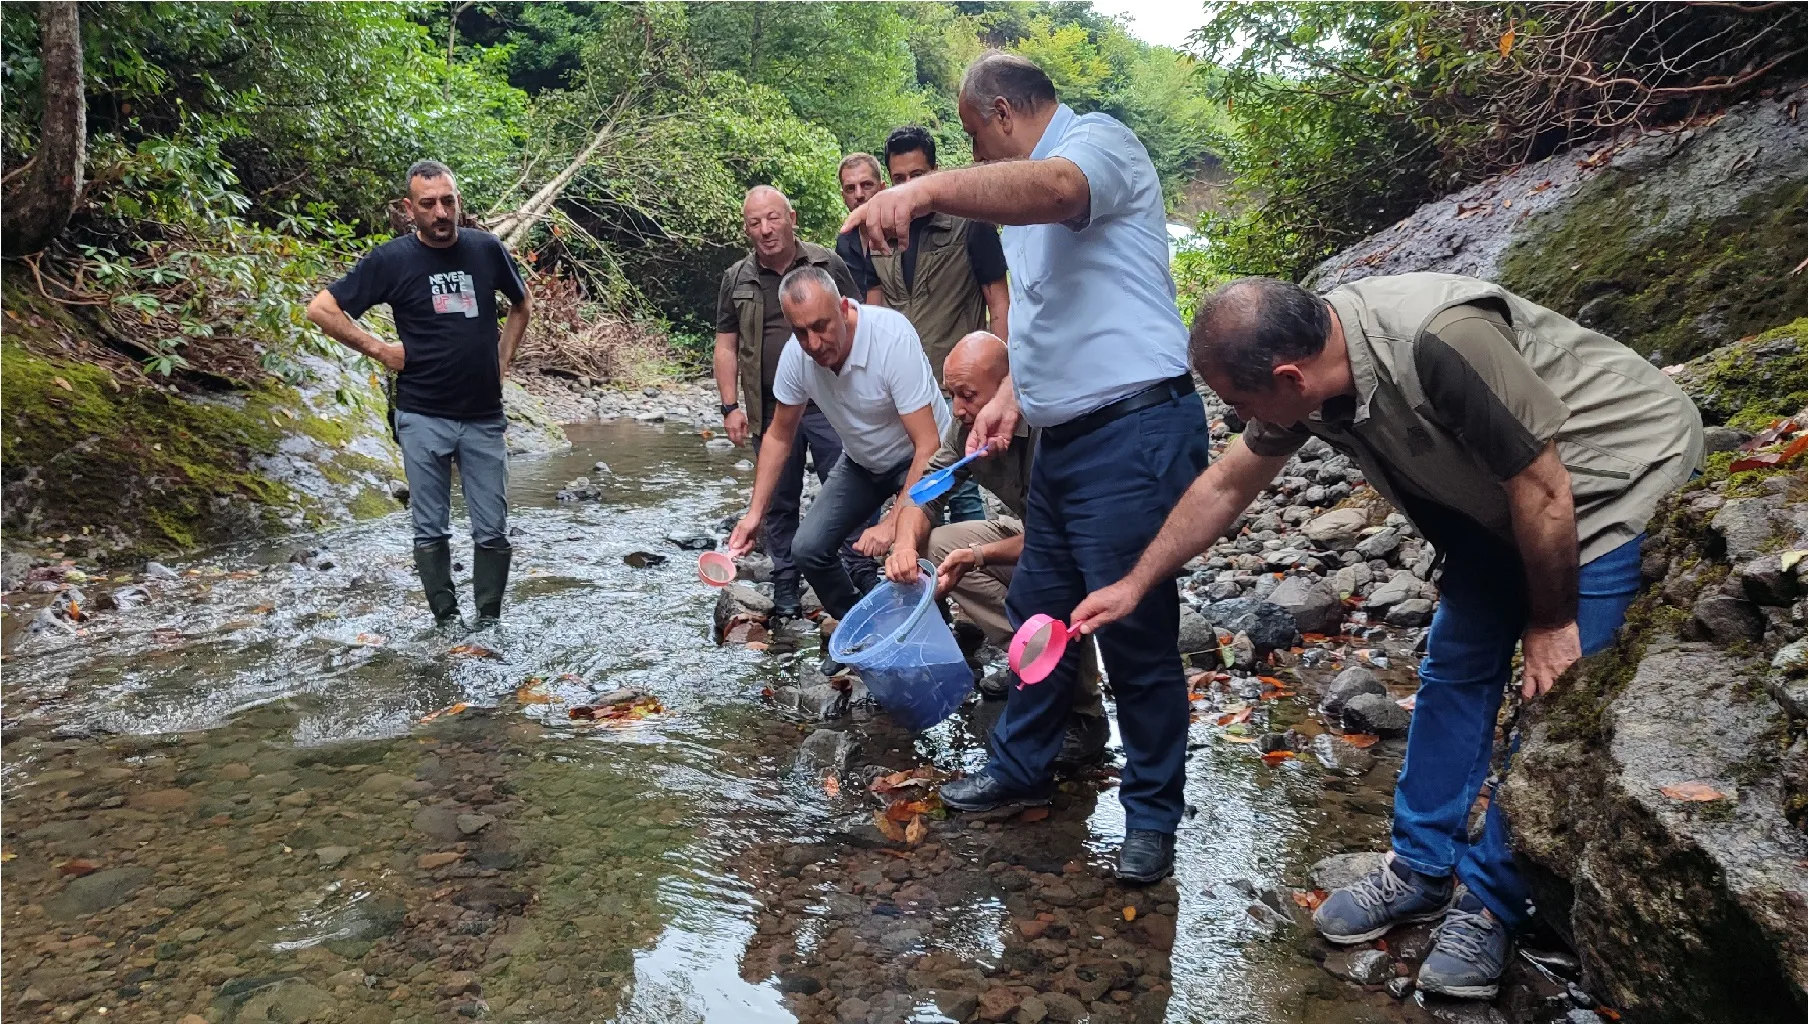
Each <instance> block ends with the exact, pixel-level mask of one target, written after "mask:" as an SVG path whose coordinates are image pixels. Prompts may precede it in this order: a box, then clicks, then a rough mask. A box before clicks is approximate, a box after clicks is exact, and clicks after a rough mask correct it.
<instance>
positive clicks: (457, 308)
mask: <svg viewBox="0 0 1808 1024" xmlns="http://www.w3.org/2000/svg"><path fill="white" fill-rule="evenodd" d="M407 191H408V197H407V199H406V200H405V201H404V209H405V210H406V212H407V214H408V216H409V218H410V220H412V221H413V223H414V230H413V231H412V232H410V233H408V234H405V235H402V236H401V237H399V238H395V239H393V240H391V241H388V242H385V243H383V244H382V245H380V246H377V247H376V248H375V249H372V250H371V251H370V252H369V253H367V254H366V255H365V256H364V258H363V259H361V260H359V261H358V263H357V265H356V266H354V267H353V268H352V270H351V273H349V274H346V275H345V276H344V277H343V278H340V279H339V280H338V281H335V282H334V283H333V284H331V285H329V286H328V287H327V288H326V289H325V290H323V291H322V292H320V294H318V295H316V296H314V299H313V301H312V302H310V303H308V319H309V320H312V321H313V322H314V323H315V324H316V325H317V326H319V327H320V329H321V330H323V331H325V332H326V333H327V334H328V335H329V336H331V337H332V338H334V339H335V340H337V341H339V342H340V343H342V344H344V345H346V346H347V347H349V348H351V349H354V350H356V351H358V352H362V353H363V354H365V355H367V356H369V357H370V358H372V359H375V360H376V361H377V362H380V363H382V364H383V365H384V367H386V368H387V369H389V370H390V371H391V372H393V373H394V374H395V375H396V381H395V384H396V390H395V399H394V414H395V432H396V438H397V441H398V442H399V443H400V444H401V447H402V468H403V469H404V471H405V472H406V473H407V476H408V490H409V500H408V507H409V510H410V511H411V512H412V514H413V517H414V563H415V567H416V569H417V570H418V571H419V572H420V575H421V585H422V587H423V589H424V590H425V591H426V594H427V604H428V607H429V608H431V609H432V612H433V618H434V620H435V621H436V622H437V623H439V624H441V625H446V624H450V623H452V622H454V621H456V620H457V618H458V592H457V590H456V589H455V588H454V586H453V583H452V548H451V514H452V512H451V508H452V506H451V501H452V464H453V463H454V462H456V463H457V464H458V474H459V481H460V484H461V486H462V487H463V489H464V494H465V507H466V508H467V509H468V510H469V511H470V513H471V538H472V540H473V541H474V542H475V545H476V547H475V550H474V551H473V553H472V556H471V591H472V596H473V597H474V598H475V600H476V605H477V622H478V624H479V625H483V624H486V623H489V622H494V621H495V620H496V619H498V618H499V617H501V615H502V596H503V592H504V590H506V589H507V586H508V575H509V563H510V561H511V559H512V557H513V548H512V547H511V546H510V545H509V540H508V444H507V441H506V440H505V438H504V434H505V431H506V429H507V426H508V421H507V419H506V418H505V417H504V416H503V413H502V382H503V380H504V379H506V378H507V377H508V368H509V360H510V359H512V358H513V357H514V354H515V347H516V346H517V345H519V344H520V342H521V335H522V334H523V333H525V332H526V330H527V320H528V313H529V308H530V306H531V303H530V300H529V298H528V292H527V287H526V286H525V285H524V284H523V283H522V281H521V272H520V270H519V269H518V268H517V267H516V265H515V259H514V257H513V256H511V255H509V252H508V249H506V248H505V247H504V246H503V244H502V242H501V240H500V239H498V238H497V237H496V236H495V235H492V234H490V233H489V232H487V231H479V230H477V229H476V228H460V227H459V220H460V218H461V215H462V212H463V210H462V207H461V201H460V198H459V194H458V183H457V181H455V180H454V179H453V177H452V171H451V170H450V169H448V168H447V167H446V165H445V164H442V163H440V162H439V161H437V160H422V161H419V162H417V163H416V164H414V166H412V167H410V168H408V177H407ZM497 292H501V293H502V294H503V295H505V296H507V297H508V300H509V308H508V320H507V322H506V323H505V324H504V325H503V326H502V327H501V328H500V329H498V328H497V326H496V319H497V308H496V293H497ZM382 303H387V304H388V305H389V308H390V311H391V313H392V314H393V315H394V319H395V328H396V335H397V337H398V339H399V340H398V341H397V342H395V343H390V342H385V341H383V340H382V339H381V338H378V337H377V336H376V335H374V334H371V333H370V332H369V331H367V330H365V329H364V328H363V327H361V326H359V324H358V323H357V321H356V319H355V318H356V317H360V316H363V315H364V313H365V311H366V310H368V309H370V308H371V307H372V306H375V305H378V304H382Z"/></svg>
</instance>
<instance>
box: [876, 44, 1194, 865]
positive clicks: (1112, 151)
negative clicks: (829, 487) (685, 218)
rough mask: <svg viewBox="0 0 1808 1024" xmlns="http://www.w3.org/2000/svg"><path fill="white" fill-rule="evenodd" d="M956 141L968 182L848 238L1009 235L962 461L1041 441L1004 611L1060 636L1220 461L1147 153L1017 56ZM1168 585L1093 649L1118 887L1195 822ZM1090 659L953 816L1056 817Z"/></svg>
mask: <svg viewBox="0 0 1808 1024" xmlns="http://www.w3.org/2000/svg"><path fill="white" fill-rule="evenodd" d="M959 112H960V119H961V127H962V128H963V129H964V130H965V131H966V132H967V134H968V135H969V136H970V137H971V138H972V140H973V156H974V158H975V159H976V160H980V161H984V163H981V164H979V165H976V166H973V167H963V168H958V169H955V170H946V171H938V172H936V173H934V174H926V175H924V176H922V177H920V178H917V179H916V180H914V181H910V182H906V183H904V184H901V185H900V184H894V185H893V186H892V187H891V188H889V189H886V190H885V191H884V192H881V193H879V194H878V195H876V196H874V197H873V198H872V199H871V200H870V201H868V202H867V204H866V205H865V206H863V207H861V208H860V209H858V210H856V211H854V213H853V214H852V215H851V216H850V217H849V218H848V219H847V221H845V222H844V223H843V225H842V227H843V229H844V230H846V229H848V228H855V227H857V228H859V229H860V231H861V235H862V237H863V238H865V240H866V243H867V249H868V251H871V252H888V251H891V250H893V249H903V248H908V247H909V246H910V245H911V244H912V243H911V238H910V235H911V230H910V226H911V224H912V222H913V221H915V220H916V219H917V218H918V217H921V216H923V215H924V214H927V213H931V212H936V213H947V214H951V215H954V216H957V217H967V218H971V219H974V220H979V221H984V222H987V223H991V224H998V225H1001V226H1002V228H1003V230H1002V232H1001V235H1002V238H1001V241H1002V243H1003V247H1004V255H1005V262H1006V264H1007V265H1008V266H1009V268H1010V277H1009V286H1010V336H1009V338H1008V343H1009V346H1010V369H1011V376H1010V382H1009V385H1008V386H1005V387H1000V388H999V389H998V394H997V395H996V397H994V398H993V399H992V401H990V402H988V403H987V404H986V406H985V408H983V409H981V410H980V412H979V414H978V415H977V416H976V417H975V418H974V422H973V429H972V430H971V431H970V432H969V434H968V437H967V450H968V451H969V452H971V451H976V450H978V449H979V448H980V447H981V446H982V445H985V446H989V447H988V451H990V452H992V453H994V457H995V456H996V454H997V453H1001V452H1004V451H1007V450H1008V449H1009V448H1010V447H1011V446H1012V445H1014V444H1018V443H1021V442H1020V441H1018V439H1017V425H1018V422H1019V421H1020V420H1021V421H1024V422H1027V423H1028V424H1029V425H1030V426H1031V427H1035V428H1039V429H1040V431H1041V442H1040V445H1039V447H1038V450H1037V454H1036V459H1035V462H1034V464H1033V466H1032V468H1031V471H1030V486H1029V493H1028V497H1027V499H1026V502H1025V523H1024V534H1023V554H1022V557H1021V559H1020V560H1019V561H1018V563H1017V568H1016V570H1015V572H1014V573H1013V574H1012V577H1011V585H1010V594H1009V597H1008V598H1007V601H1006V609H1007V611H1008V612H1009V615H1010V618H1011V620H1012V621H1013V622H1015V623H1019V624H1021V623H1022V622H1024V621H1025V620H1027V619H1028V618H1029V617H1030V616H1031V615H1035V614H1044V615H1048V616H1051V617H1053V618H1056V619H1066V618H1067V616H1068V613H1069V612H1070V611H1072V609H1073V608H1074V606H1075V605H1077V604H1079V603H1080V601H1081V599H1083V598H1084V597H1085V596H1086V592H1087V591H1088V590H1089V589H1091V585H1093V584H1096V583H1097V582H1098V581H1101V580H1105V579H1116V578H1117V577H1119V576H1121V575H1122V574H1123V573H1124V572H1126V571H1128V570H1129V568H1130V566H1131V565H1132V564H1134V562H1135V561H1136V556H1137V554H1138V553H1139V552H1140V551H1141V550H1142V548H1143V547H1144V546H1145V545H1146V544H1147V543H1148V542H1149V540H1150V539H1151V538H1152V537H1154V536H1155V533H1156V531H1157V530H1159V529H1160V527H1161V521H1162V517H1163V516H1165V515H1166V514H1167V511H1168V509H1170V508H1172V507H1173V505H1174V502H1175V501H1177V500H1179V498H1180V495H1181V494H1182V492H1184V491H1185V490H1186V488H1187V485H1188V484H1189V483H1190V482H1191V481H1192V479H1193V478H1194V477H1195V476H1197V475H1198V473H1199V471H1200V470H1201V469H1203V468H1204V466H1205V463H1206V461H1207V459H1208V458H1209V457H1210V443H1209V438H1208V434H1207V432H1206V429H1205V411H1204V407H1203V405H1202V403H1201V402H1200V400H1199V397H1198V394H1197V392H1196V391H1195V390H1194V386H1193V379H1192V377H1191V376H1190V375H1189V374H1188V373H1187V366H1186V326H1185V325H1184V324H1183V323H1182V322H1181V319H1180V312H1179V311H1178V310H1177V309H1176V308H1175V305H1174V279H1173V277H1172V276H1171V274H1170V273H1169V269H1168V229H1167V209H1166V205H1165V203H1164V202H1163V199H1162V191H1161V181H1160V179H1159V177H1158V176H1157V175H1156V173H1155V165H1154V163H1153V162H1152V161H1151V160H1150V159H1149V154H1148V151H1147V150H1145V149H1144V148H1143V144H1142V143H1141V142H1140V141H1139V140H1138V139H1137V137H1136V135H1135V134H1134V133H1132V132H1131V131H1130V129H1128V128H1126V127H1124V125H1123V124H1122V123H1120V122H1118V121H1117V120H1115V119H1113V118H1112V117H1110V116H1108V115H1105V114H1098V113H1093V114H1078V113H1075V112H1074V111H1073V110H1072V109H1071V108H1069V107H1068V106H1066V105H1064V104H1062V103H1061V102H1059V100H1058V99H1057V98H1056V96H1055V87H1054V85H1053V83H1052V82H1051V81H1050V80H1049V77H1048V75H1046V74H1045V73H1043V71H1042V69H1041V68H1038V67H1037V66H1036V65H1035V64H1034V63H1032V62H1030V61H1027V60H1025V59H1023V58H1022V57H1018V56H1014V55H1012V54H1005V53H990V54H987V55H985V56H983V57H981V58H980V59H979V60H978V61H976V62H975V63H974V64H973V66H972V67H970V68H969V69H968V70H967V74H966V77H965V79H964V80H963V82H962V87H961V93H960V97H959ZM1179 626H1180V595H1179V591H1178V590H1177V589H1176V588H1175V586H1174V584H1173V582H1172V580H1169V581H1167V582H1165V583H1163V584H1162V585H1161V586H1159V587H1155V588H1151V590H1150V592H1149V594H1148V597H1147V599H1146V600H1144V601H1142V602H1141V603H1140V604H1139V606H1138V607H1137V608H1136V609H1135V611H1133V612H1132V613H1131V614H1129V615H1126V616H1125V617H1124V618H1122V619H1120V620H1119V621H1118V622H1117V623H1116V624H1114V625H1113V626H1112V628H1111V629H1108V630H1106V631H1104V632H1103V633H1101V634H1099V648H1100V651H1101V653H1102V654H1103V656H1104V661H1105V671H1106V675H1107V678H1108V679H1109V681H1110V683H1111V689H1112V691H1113V694H1114V696H1115V697H1116V699H1117V712H1118V726H1119V733H1120V734H1121V735H1122V737H1123V741H1124V758H1125V764H1124V771H1123V779H1122V784H1121V785H1120V786H1119V788H1118V797H1119V799H1120V800H1121V801H1122V802H1123V805H1124V819H1125V821H1124V823H1125V826H1126V830H1125V836H1124V844H1123V847H1122V849H1121V850H1120V852H1119V855H1118V866H1117V873H1118V877H1120V878H1122V879H1124V880H1126V881H1131V882H1139V883H1145V884H1147V883H1152V882H1156V881H1159V880H1160V879H1162V878H1165V877H1167V876H1168V874H1170V873H1171V872H1172V870H1173V864H1174V833H1175V830H1176V829H1177V828H1178V827H1179V825H1180V818H1181V815H1182V813H1183V812H1184V811H1185V808H1186V800H1185V785H1186V730H1187V687H1186V676H1185V672H1184V670H1183V668H1182V665H1181V661H1180V651H1179V646H1178V638H1179ZM1077 653H1078V648H1077V647H1076V648H1074V649H1071V650H1070V652H1069V656H1068V657H1066V658H1063V659H1062V660H1061V662H1060V664H1059V665H1058V666H1057V667H1056V669H1055V671H1054V673H1053V674H1051V675H1050V676H1049V678H1048V679H1047V680H1046V681H1045V682H1043V683H1042V684H1040V685H1037V686H1030V687H1025V688H1022V689H1013V690H1012V691H1011V693H1010V696H1009V698H1008V702H1007V704H1006V706H1005V711H1004V714H1003V716H1002V717H1001V718H1000V719H999V721H998V725H997V727H996V728H994V729H993V732H992V741H993V742H992V747H993V757H992V760H991V762H990V763H989V764H987V765H986V767H985V769H984V771H982V772H980V773H979V774H976V775H972V776H969V777H967V778H964V779H957V780H955V781H953V782H950V783H948V784H947V785H946V786H944V787H942V803H943V804H944V805H946V806H948V807H950V808H953V809H955V810H960V811H986V810H991V809H994V808H997V807H1002V806H1005V805H1010V804H1019V805H1020V804H1036V803H1047V802H1048V799H1049V794H1050V792H1051V790H1052V787H1053V773H1052V769H1053V765H1054V762H1055V759H1056V758H1057V757H1058V756H1059V755H1060V752H1061V747H1062V741H1063V739H1064V736H1065V733H1066V727H1067V724H1068V715H1069V712H1070V710H1071V709H1072V705H1073V701H1074V695H1075V693H1076V691H1077V688H1076V687H1075V685H1074V677H1075V673H1076V672H1077V670H1078V667H1079V658H1078V657H1077Z"/></svg>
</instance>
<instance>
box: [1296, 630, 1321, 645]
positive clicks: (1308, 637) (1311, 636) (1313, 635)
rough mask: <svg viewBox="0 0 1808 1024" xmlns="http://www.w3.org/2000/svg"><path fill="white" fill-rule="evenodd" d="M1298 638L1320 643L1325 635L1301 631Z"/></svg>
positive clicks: (1311, 642)
mask: <svg viewBox="0 0 1808 1024" xmlns="http://www.w3.org/2000/svg"><path fill="white" fill-rule="evenodd" d="M1300 639H1302V640H1304V641H1305V642H1306V643H1309V644H1322V643H1324V642H1325V635H1324V634H1323V633H1301V634H1300Z"/></svg>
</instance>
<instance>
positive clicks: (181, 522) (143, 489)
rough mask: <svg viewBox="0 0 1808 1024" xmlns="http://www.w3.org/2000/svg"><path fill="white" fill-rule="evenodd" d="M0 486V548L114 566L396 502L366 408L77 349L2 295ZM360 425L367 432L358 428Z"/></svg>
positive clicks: (30, 307)
mask: <svg viewBox="0 0 1808 1024" xmlns="http://www.w3.org/2000/svg"><path fill="white" fill-rule="evenodd" d="M5 308H6V318H5V324H4V336H3V339H0V485H3V487H4V495H5V509H4V522H5V526H6V528H7V541H8V544H9V546H12V547H18V546H21V545H22V544H31V543H33V542H37V543H41V544H43V545H45V546H54V547H56V548H58V549H60V550H62V551H64V552H65V553H66V554H68V555H71V556H81V557H93V558H98V559H101V560H103V561H116V562H117V561H126V560H132V559H141V558H144V557H150V556H156V555H160V554H167V553H171V552H176V551H181V550H185V549H190V548H195V547H198V546H202V545H207V544H212V543H218V542H223V541H229V540H238V539H245V538H248V537H253V536H260V535H267V534H271V533H279V532H284V531H287V530H291V529H295V528H298V527H304V526H309V525H315V524H318V523H319V522H321V521H322V520H323V519H327V518H336V517H338V516H340V515H343V514H349V515H351V516H354V517H368V516H374V515H382V514H385V513H387V512H390V511H393V510H394V509H395V508H396V504H395V502H394V501H393V500H392V499H390V498H389V496H388V489H387V487H386V486H385V482H386V480H387V479H388V478H392V477H395V476H398V475H399V473H398V471H397V470H398V467H397V464H396V460H395V457H394V454H393V451H391V450H389V449H388V447H387V440H386V439H384V438H382V437H381V436H380V434H377V433H376V432H377V431H379V430H380V423H381V417H380V416H379V415H377V414H376V413H375V412H374V411H373V409H372V408H369V407H368V406H369V404H370V401H371V400H372V399H371V398H370V397H369V396H366V397H365V399H364V404H363V405H353V406H340V405H338V404H337V403H336V402H335V401H334V400H333V398H332V397H331V393H332V391H333V390H335V389H339V388H344V387H346V386H347V385H350V386H352V387H353V388H355V387H356V385H357V384H358V383H359V382H357V381H355V380H353V379H350V377H351V375H350V374H349V373H346V372H344V368H343V367H319V368H316V369H319V370H321V371H322V372H325V373H332V372H335V371H337V372H339V374H340V376H341V377H342V378H345V379H340V380H337V381H334V382H333V383H334V385H335V386H334V388H327V389H324V394H318V393H310V391H309V389H308V388H307V387H306V386H305V385H304V386H303V387H301V388H297V387H292V386H289V385H287V384H284V383H281V382H279V381H277V380H275V379H274V378H266V379H263V380H260V381H257V382H254V383H251V384H249V385H247V386H245V387H244V388H242V389H239V390H233V391H226V392H206V391H201V390H195V389H191V390H189V391H182V390H178V389H177V388H175V387H171V386H169V385H164V384H160V383H158V382H157V381H156V380H155V379H153V380H150V381H147V380H145V379H143V378H142V376H141V375H137V374H132V373H124V372H115V371H114V370H111V369H108V368H107V366H106V365H104V363H101V362H95V361H91V360H89V359H84V358H81V356H80V355H79V354H78V353H82V352H83V351H84V349H83V345H82V344H81V342H80V339H81V337H82V332H83V325H82V324H81V322H80V321H78V320H77V319H75V318H74V317H71V316H70V315H69V314H68V313H67V312H66V311H64V310H62V309H61V308H60V307H58V306H56V305H55V304H54V303H48V302H45V301H43V300H42V299H41V298H38V297H36V296H33V295H30V294H27V293H24V292H23V291H22V290H20V289H15V288H10V287H9V288H7V289H6V291H5ZM373 434H376V436H373Z"/></svg>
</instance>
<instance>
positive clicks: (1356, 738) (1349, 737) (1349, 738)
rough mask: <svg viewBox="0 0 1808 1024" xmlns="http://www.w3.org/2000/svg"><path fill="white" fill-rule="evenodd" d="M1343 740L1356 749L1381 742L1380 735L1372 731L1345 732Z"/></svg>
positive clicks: (1364, 748) (1366, 747)
mask: <svg viewBox="0 0 1808 1024" xmlns="http://www.w3.org/2000/svg"><path fill="white" fill-rule="evenodd" d="M1343 741H1344V742H1345V743H1348V744H1349V745H1350V746H1352V747H1355V748H1356V749H1358V750H1366V749H1368V748H1369V747H1372V746H1374V745H1375V744H1377V743H1380V742H1381V737H1379V736H1377V735H1375V734H1374V733H1372V732H1346V733H1344V734H1343Z"/></svg>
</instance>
